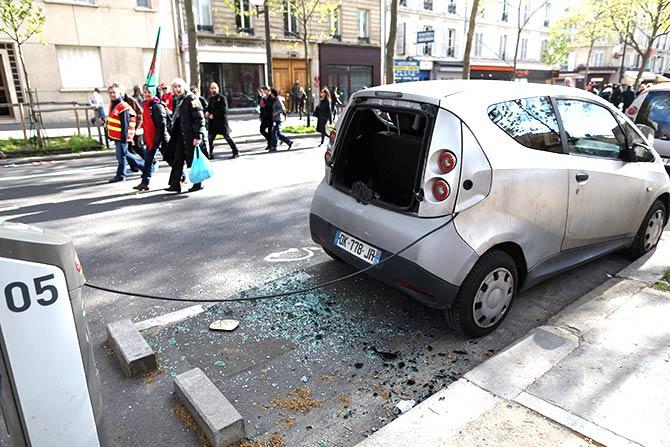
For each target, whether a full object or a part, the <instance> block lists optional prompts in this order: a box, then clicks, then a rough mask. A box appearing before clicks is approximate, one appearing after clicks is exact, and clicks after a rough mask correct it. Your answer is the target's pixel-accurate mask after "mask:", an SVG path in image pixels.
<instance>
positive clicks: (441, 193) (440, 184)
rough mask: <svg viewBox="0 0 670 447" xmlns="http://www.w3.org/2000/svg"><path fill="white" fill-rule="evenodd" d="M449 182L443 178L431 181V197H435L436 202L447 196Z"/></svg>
mask: <svg viewBox="0 0 670 447" xmlns="http://www.w3.org/2000/svg"><path fill="white" fill-rule="evenodd" d="M449 192H450V190H449V184H448V183H447V182H445V181H444V180H442V179H440V180H435V183H433V197H435V200H437V201H438V202H441V201H443V200H444V199H446V198H447V197H449Z"/></svg>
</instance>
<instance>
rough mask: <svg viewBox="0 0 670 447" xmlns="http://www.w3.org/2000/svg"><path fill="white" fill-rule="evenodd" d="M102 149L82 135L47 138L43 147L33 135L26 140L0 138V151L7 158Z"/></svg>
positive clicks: (97, 143) (95, 142)
mask: <svg viewBox="0 0 670 447" xmlns="http://www.w3.org/2000/svg"><path fill="white" fill-rule="evenodd" d="M102 149H103V147H102V146H101V145H100V143H99V142H98V141H96V140H94V139H92V138H89V137H86V136H83V135H73V136H71V137H55V138H49V140H48V142H47V144H46V146H45V147H44V148H43V149H39V148H38V147H37V139H36V138H35V137H33V138H30V139H28V140H27V141H26V140H23V139H19V138H8V139H5V140H0V152H3V153H4V154H5V156H7V157H8V158H12V157H30V156H34V155H46V154H54V153H79V152H87V151H98V150H102Z"/></svg>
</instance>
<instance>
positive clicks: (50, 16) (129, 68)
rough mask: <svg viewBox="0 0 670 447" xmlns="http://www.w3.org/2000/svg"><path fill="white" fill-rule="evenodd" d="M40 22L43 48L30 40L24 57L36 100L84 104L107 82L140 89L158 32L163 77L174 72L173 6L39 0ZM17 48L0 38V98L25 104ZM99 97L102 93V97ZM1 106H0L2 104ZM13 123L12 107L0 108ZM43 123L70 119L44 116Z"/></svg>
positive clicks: (145, 1)
mask: <svg viewBox="0 0 670 447" xmlns="http://www.w3.org/2000/svg"><path fill="white" fill-rule="evenodd" d="M35 4H36V5H37V6H39V7H41V8H42V10H43V12H44V15H45V17H46V24H45V28H44V34H43V39H44V42H45V43H44V44H43V43H41V42H40V41H38V39H32V40H31V41H29V42H27V43H26V44H24V47H23V53H24V56H25V60H26V70H27V71H28V74H29V76H30V82H31V87H32V88H33V89H34V90H36V91H37V96H38V98H39V100H40V101H41V102H48V101H58V102H71V101H78V102H84V103H85V102H87V101H88V97H89V95H90V94H91V92H92V90H93V88H95V87H98V88H100V89H104V88H105V87H106V86H107V85H109V83H111V82H112V81H120V82H122V83H123V84H125V85H126V86H128V87H130V88H131V91H132V86H133V85H141V84H142V83H143V82H144V80H145V78H146V74H147V72H148V69H149V65H150V63H151V58H152V55H153V48H154V44H155V41H156V33H157V31H158V27H159V26H161V27H162V31H161V63H160V68H159V70H160V72H159V73H160V76H161V78H162V79H172V78H174V77H175V76H177V75H178V74H179V73H180V69H179V63H178V61H179V58H178V54H177V48H176V36H175V33H174V26H173V14H172V3H171V0H37V1H35ZM20 71H21V67H20V63H19V61H18V55H17V49H16V48H15V46H14V45H13V44H12V42H11V41H7V40H2V38H0V99H1V98H5V100H9V101H8V102H12V103H16V102H23V101H24V100H25V86H24V85H23V78H22V76H20V75H19V73H20ZM103 97H104V95H103ZM0 102H1V101H0ZM18 119H19V117H18V114H17V108H4V109H0V122H15V121H17V120H18ZM43 119H44V121H45V122H61V121H65V120H72V114H71V113H70V114H67V113H64V112H63V113H58V112H56V113H45V114H44V115H43Z"/></svg>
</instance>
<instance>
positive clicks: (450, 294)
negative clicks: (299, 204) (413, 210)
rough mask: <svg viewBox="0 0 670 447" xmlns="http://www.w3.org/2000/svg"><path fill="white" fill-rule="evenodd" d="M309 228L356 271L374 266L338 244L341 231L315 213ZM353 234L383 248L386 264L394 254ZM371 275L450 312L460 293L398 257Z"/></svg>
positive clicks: (441, 280) (408, 261)
mask: <svg viewBox="0 0 670 447" xmlns="http://www.w3.org/2000/svg"><path fill="white" fill-rule="evenodd" d="M309 226H310V230H311V233H312V239H313V240H314V242H316V243H317V244H319V245H321V246H322V247H324V248H326V249H327V250H328V251H330V252H332V253H334V254H335V255H337V256H338V257H339V258H341V259H342V260H343V261H345V262H346V263H347V264H349V265H351V266H353V267H355V268H356V269H363V268H365V267H368V266H369V265H370V264H368V263H366V262H365V261H363V260H361V259H359V258H357V257H355V256H354V255H352V254H350V253H348V252H346V251H345V250H343V249H341V248H340V247H338V246H336V245H335V244H334V242H333V241H334V240H335V233H336V231H337V230H338V229H337V228H336V227H335V226H334V225H331V224H330V223H328V222H326V221H325V220H323V219H322V218H320V217H319V216H317V215H315V214H313V213H312V214H310V216H309ZM345 231H346V230H345ZM351 235H352V236H354V237H356V238H358V239H360V240H362V241H363V242H366V243H369V244H370V245H373V246H375V247H376V248H378V249H381V250H382V256H381V260H382V261H383V260H384V259H386V258H388V257H389V256H391V255H392V254H393V253H392V252H391V251H388V250H386V249H385V247H380V246H379V245H378V244H374V243H371V242H369V241H366V240H365V239H362V238H360V237H359V235H357V234H351ZM367 275H369V276H371V277H373V278H375V279H378V280H380V281H382V282H383V283H385V284H388V285H390V286H392V287H395V288H396V289H399V290H401V291H402V292H404V293H406V294H407V295H409V296H411V297H412V298H414V299H416V300H418V301H420V302H421V303H423V304H426V305H427V306H430V307H433V308H437V309H446V308H448V307H449V306H451V305H452V304H453V302H454V300H455V299H456V295H457V294H458V287H457V286H455V285H453V284H451V283H449V282H447V281H445V280H443V279H441V278H439V277H437V276H436V275H434V274H432V273H430V272H428V271H427V270H425V269H424V268H422V267H420V266H419V265H417V264H416V263H414V262H412V261H410V260H408V259H406V258H403V257H402V256H396V257H395V258H393V259H391V260H389V261H387V262H384V263H383V264H382V265H380V266H379V267H377V268H374V269H371V270H369V271H368V272H367Z"/></svg>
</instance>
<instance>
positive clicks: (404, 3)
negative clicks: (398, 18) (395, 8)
mask: <svg viewBox="0 0 670 447" xmlns="http://www.w3.org/2000/svg"><path fill="white" fill-rule="evenodd" d="M398 5H399V6H407V0H400V2H398Z"/></svg>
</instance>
